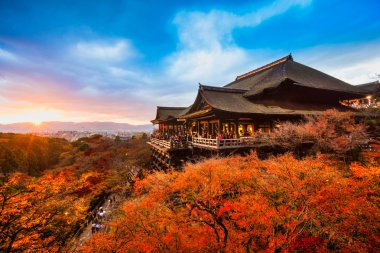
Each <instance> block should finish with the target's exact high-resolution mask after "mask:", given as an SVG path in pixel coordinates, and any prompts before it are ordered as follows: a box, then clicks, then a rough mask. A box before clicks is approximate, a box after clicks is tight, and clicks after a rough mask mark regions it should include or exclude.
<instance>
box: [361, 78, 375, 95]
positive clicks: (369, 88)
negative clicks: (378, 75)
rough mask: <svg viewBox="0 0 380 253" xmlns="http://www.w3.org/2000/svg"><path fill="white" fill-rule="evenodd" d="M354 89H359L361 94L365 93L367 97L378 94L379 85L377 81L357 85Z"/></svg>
mask: <svg viewBox="0 0 380 253" xmlns="http://www.w3.org/2000/svg"><path fill="white" fill-rule="evenodd" d="M356 87H358V88H360V89H361V90H362V92H363V93H366V94H368V95H372V94H375V93H379V92H380V83H379V81H374V82H370V83H363V84H359V85H356Z"/></svg>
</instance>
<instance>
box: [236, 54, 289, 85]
mask: <svg viewBox="0 0 380 253" xmlns="http://www.w3.org/2000/svg"><path fill="white" fill-rule="evenodd" d="M286 61H293V56H292V54H289V55H287V56H285V57H282V58H280V59H278V60H276V61H273V62H271V63H268V64H266V65H264V66H261V67H260V68H257V69H254V70H251V71H249V72H247V73H245V74H242V75H240V76H237V77H236V79H235V81H237V80H240V79H243V78H245V77H248V76H251V75H253V74H256V73H258V72H260V71H262V70H265V69H268V68H271V67H273V66H276V65H278V64H280V63H282V62H286Z"/></svg>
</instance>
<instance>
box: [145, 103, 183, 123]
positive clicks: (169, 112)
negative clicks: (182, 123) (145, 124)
mask: <svg viewBox="0 0 380 253" xmlns="http://www.w3.org/2000/svg"><path fill="white" fill-rule="evenodd" d="M187 108H188V107H164V106H157V113H156V118H155V119H154V120H152V122H153V123H158V122H161V121H166V120H170V119H175V118H177V117H178V116H179V115H180V114H181V113H182V112H183V111H184V110H186V109H187Z"/></svg>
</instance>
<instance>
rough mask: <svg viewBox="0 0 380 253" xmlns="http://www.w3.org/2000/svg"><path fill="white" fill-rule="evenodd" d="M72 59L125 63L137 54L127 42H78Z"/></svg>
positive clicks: (73, 50)
mask: <svg viewBox="0 0 380 253" xmlns="http://www.w3.org/2000/svg"><path fill="white" fill-rule="evenodd" d="M72 54H73V56H74V57H78V58H83V59H86V60H104V61H125V60H128V59H130V58H132V57H135V56H136V55H137V54H138V53H137V51H136V49H134V48H133V46H132V43H131V42H130V41H129V40H125V39H123V40H116V41H95V42H94V41H86V42H85V41H80V42H78V43H76V44H75V46H74V48H73V49H72Z"/></svg>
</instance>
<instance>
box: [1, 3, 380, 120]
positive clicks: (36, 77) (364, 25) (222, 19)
mask: <svg viewBox="0 0 380 253" xmlns="http://www.w3.org/2000/svg"><path fill="white" fill-rule="evenodd" d="M190 2H191V3H190ZM289 53H292V55H293V57H294V59H295V60H296V61H298V62H301V63H303V64H306V65H309V66H311V67H314V68H317V69H319V70H322V71H324V72H326V73H328V74H331V75H333V76H335V77H338V78H340V79H342V80H344V81H346V82H348V83H351V84H359V83H364V82H371V81H375V80H378V79H380V1H379V0H368V1H357V0H347V1H341V0H340V1H338V0H314V1H313V0H277V1H237V0H231V1H226V0H214V1H178V0H177V1H174V0H173V1H166V0H161V1H138V0H135V1H117V0H116V1H108V0H99V1H90V0H88V1H80V0H75V1H70V0H66V1H63V0H62V1H50V0H46V1H39V0H33V1H31V0H25V1H19V0H0V123H12V122H25V121H115V122H128V123H132V124H146V123H149V120H150V119H152V118H154V116H155V110H156V105H166V106H188V105H190V104H191V103H192V102H193V101H194V99H195V95H196V91H197V88H198V83H202V84H206V85H215V86H222V85H224V84H226V83H227V82H230V81H232V80H233V79H234V78H235V77H236V75H239V74H242V73H245V72H248V71H250V70H252V69H253V68H256V67H259V66H261V65H263V64H266V63H268V62H270V61H273V60H276V59H277V58H280V57H283V56H285V55H287V54H289Z"/></svg>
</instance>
